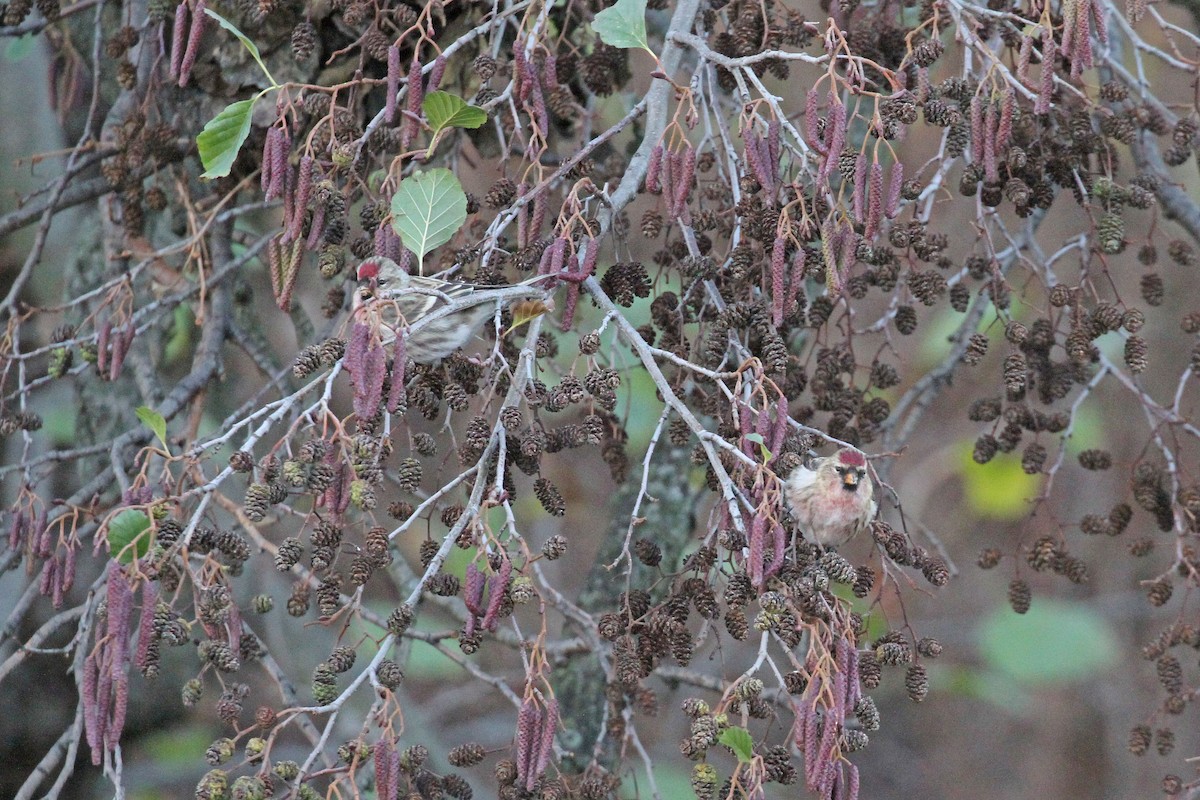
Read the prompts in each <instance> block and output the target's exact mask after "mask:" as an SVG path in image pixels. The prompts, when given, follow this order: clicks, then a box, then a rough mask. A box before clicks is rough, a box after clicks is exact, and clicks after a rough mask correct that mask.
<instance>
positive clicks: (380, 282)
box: [375, 278, 388, 286]
mask: <svg viewBox="0 0 1200 800" xmlns="http://www.w3.org/2000/svg"><path fill="white" fill-rule="evenodd" d="M387 282H388V279H387V278H376V279H375V284H376V285H377V286H387Z"/></svg>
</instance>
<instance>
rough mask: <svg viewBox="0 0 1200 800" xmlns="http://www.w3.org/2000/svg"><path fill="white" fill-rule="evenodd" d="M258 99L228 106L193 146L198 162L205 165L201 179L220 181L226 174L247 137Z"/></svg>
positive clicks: (203, 131) (210, 121)
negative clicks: (197, 154)
mask: <svg viewBox="0 0 1200 800" xmlns="http://www.w3.org/2000/svg"><path fill="white" fill-rule="evenodd" d="M257 99H258V98H257V97H255V98H251V99H249V100H238V101H237V102H236V103H230V104H229V105H227V106H225V108H224V109H222V111H221V113H220V114H217V115H216V116H215V117H213V118H212V119H211V120H209V121H208V124H207V125H205V126H204V130H202V131H200V135H199V136H197V137H196V146H197V147H198V148H200V162H201V163H202V164H204V173H203V174H202V175H201V176H200V177H201V178H223V177H225V176H226V175H228V174H229V170H231V169H232V168H233V162H234V161H236V160H237V155H238V151H240V150H241V149H242V145H243V144H244V143H245V141H246V137H247V136H249V135H250V117H251V115H252V114H253V112H254V101H255V100H257Z"/></svg>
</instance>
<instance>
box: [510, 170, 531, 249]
mask: <svg viewBox="0 0 1200 800" xmlns="http://www.w3.org/2000/svg"><path fill="white" fill-rule="evenodd" d="M528 191H529V184H527V183H525V182H524V181H522V182H521V184H520V185H519V186H517V200H516V202H515V203H514V205H515V206H516V207H517V247H518V248H523V247H528V246H529V208H528V205H527V204H526V203H523V202H521V201H522V199H523V198H524V197H525V195H526V193H527V192H528Z"/></svg>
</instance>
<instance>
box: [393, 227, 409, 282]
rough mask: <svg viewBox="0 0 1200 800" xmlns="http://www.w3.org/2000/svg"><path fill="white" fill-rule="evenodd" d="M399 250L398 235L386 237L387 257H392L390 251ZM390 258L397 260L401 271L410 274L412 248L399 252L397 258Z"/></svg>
mask: <svg viewBox="0 0 1200 800" xmlns="http://www.w3.org/2000/svg"><path fill="white" fill-rule="evenodd" d="M399 250H400V237H399V236H395V235H392V236H389V237H388V257H389V258H392V252H395V251H399ZM392 260H393V261H396V262H399V264H400V269H401V270H402V271H403V272H406V273H408V274H409V275H411V274H412V265H413V251H412V250H408V249H405V250H404V252H403V253H400V257H399V258H392Z"/></svg>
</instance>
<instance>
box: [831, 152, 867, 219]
mask: <svg viewBox="0 0 1200 800" xmlns="http://www.w3.org/2000/svg"><path fill="white" fill-rule="evenodd" d="M831 158H832V156H831ZM869 170H870V165H869V164H868V163H867V157H866V154H864V153H859V154H858V158H856V159H854V193H853V195H852V196H851V201H852V202H851V208H852V210H853V212H854V221H855V222H863V221H864V220H865V219H866V213H867V211H866V205H867V203H866V200H867V173H868V172H869Z"/></svg>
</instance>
